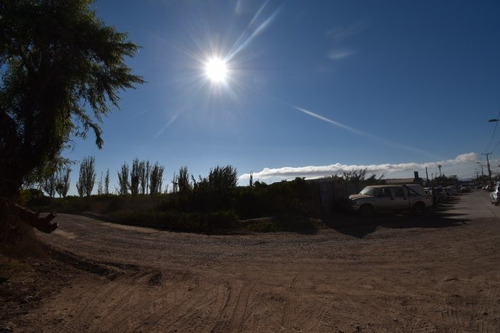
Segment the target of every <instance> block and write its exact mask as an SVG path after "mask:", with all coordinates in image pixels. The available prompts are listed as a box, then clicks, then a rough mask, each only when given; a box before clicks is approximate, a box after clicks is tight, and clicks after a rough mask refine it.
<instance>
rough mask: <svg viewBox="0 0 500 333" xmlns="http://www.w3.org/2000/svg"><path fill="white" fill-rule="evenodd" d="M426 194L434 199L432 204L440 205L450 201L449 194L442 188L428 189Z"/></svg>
mask: <svg viewBox="0 0 500 333" xmlns="http://www.w3.org/2000/svg"><path fill="white" fill-rule="evenodd" d="M425 192H426V193H427V194H428V195H430V197H431V198H432V203H433V204H434V205H437V204H438V203H441V202H445V201H446V200H448V199H449V197H450V196H449V194H448V193H447V192H446V191H445V190H444V189H443V188H442V187H441V186H436V187H426V188H425Z"/></svg>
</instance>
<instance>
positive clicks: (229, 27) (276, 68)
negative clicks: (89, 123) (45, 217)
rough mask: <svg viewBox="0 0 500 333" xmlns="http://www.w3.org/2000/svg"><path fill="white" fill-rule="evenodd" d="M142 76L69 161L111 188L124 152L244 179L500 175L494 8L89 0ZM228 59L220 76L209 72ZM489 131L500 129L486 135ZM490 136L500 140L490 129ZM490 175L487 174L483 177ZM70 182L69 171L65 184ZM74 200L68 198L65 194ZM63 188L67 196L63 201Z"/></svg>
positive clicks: (127, 156)
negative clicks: (105, 177)
mask: <svg viewBox="0 0 500 333" xmlns="http://www.w3.org/2000/svg"><path fill="white" fill-rule="evenodd" d="M92 6H93V7H94V8H95V10H96V13H97V16H98V17H99V18H101V19H102V20H104V22H106V24H108V25H113V26H115V27H116V28H117V30H119V31H122V32H127V33H128V36H129V38H130V40H132V41H133V42H134V43H136V44H138V45H140V46H141V47H142V48H141V50H140V52H139V53H137V55H136V56H135V57H134V58H131V59H128V60H127V62H128V64H129V66H130V67H131V68H132V69H133V71H134V73H135V74H138V75H141V76H143V77H144V79H145V80H146V81H147V83H146V84H144V85H141V86H138V87H137V89H135V90H127V91H124V92H122V93H121V94H120V96H121V101H120V111H115V112H112V113H111V114H110V115H109V116H108V117H107V118H105V119H104V121H103V123H102V129H103V135H104V148H103V149H102V150H98V149H97V148H96V147H95V145H94V140H93V137H92V134H91V133H89V136H88V138H87V140H80V139H75V140H74V141H73V147H72V149H71V150H70V151H67V152H66V153H65V156H66V157H68V158H70V159H72V160H75V161H80V160H81V159H82V158H83V157H85V156H95V159H96V167H97V171H98V174H100V172H105V171H106V170H107V169H109V170H110V172H111V180H112V182H113V183H114V182H115V181H116V178H117V177H116V174H117V172H118V170H119V169H120V166H121V165H122V164H123V163H127V164H131V163H132V160H133V159H134V158H139V159H141V160H149V161H150V162H152V163H154V162H158V163H159V164H161V165H163V166H164V167H165V174H164V176H165V179H164V183H165V184H166V183H168V182H170V181H171V179H172V175H173V174H174V172H177V171H178V170H179V168H180V167H182V166H187V167H188V171H189V173H190V174H192V175H194V176H195V177H196V178H197V177H198V175H201V176H206V175H208V172H209V170H210V168H213V167H215V166H217V165H220V166H225V165H232V166H233V167H235V168H236V169H237V171H238V175H239V177H240V184H242V185H246V184H248V175H249V174H250V173H251V172H252V173H253V177H254V181H255V180H261V181H264V182H267V183H270V182H273V181H277V180H280V179H293V178H295V177H296V176H300V177H306V178H315V177H320V176H328V175H333V174H336V173H338V174H341V173H342V172H343V171H349V170H354V169H364V168H367V169H368V172H369V174H371V173H375V174H376V175H377V176H382V175H384V178H391V177H412V176H413V171H418V172H419V173H420V175H421V176H424V177H425V167H427V170H428V174H429V177H431V176H432V175H436V174H438V172H439V171H438V167H437V165H438V164H440V165H442V172H443V173H444V174H446V175H458V176H459V177H464V178H465V177H473V176H474V175H475V173H476V172H478V170H479V172H480V166H479V165H478V164H477V162H479V163H483V164H485V163H486V159H485V155H482V154H483V153H486V152H491V153H492V154H491V155H490V162H491V165H492V170H493V171H494V172H495V171H500V167H498V165H499V164H500V159H499V157H500V129H499V130H498V131H495V127H496V123H489V122H488V120H489V119H491V118H498V116H499V115H500V60H499V59H500V19H499V17H500V2H498V1H487V0H485V1H426V0H423V1H336V0H327V1H326V0H325V1H307V2H306V1H301V0H287V1H278V0H269V1H257V0H239V1H236V0H235V1H222V0H221V1H210V0H208V1H205V0H204V1H194V0H186V1H184V0H182V1H181V0H178V1H170V0H164V1H160V0H144V1H138V0H99V1H96V2H94V4H93V5H92ZM213 57H219V58H220V59H222V60H224V61H226V66H227V75H226V79H225V81H223V82H212V81H211V80H210V79H209V78H208V77H207V76H206V73H205V64H206V62H207V61H209V59H211V58H213ZM494 131H495V132H494ZM497 132H498V133H497ZM485 171H486V169H485ZM77 178H78V164H77V165H75V166H74V172H73V175H72V179H73V181H76V180H77ZM73 190H74V189H73ZM72 192H73V191H72Z"/></svg>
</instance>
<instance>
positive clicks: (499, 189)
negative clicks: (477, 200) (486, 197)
mask: <svg viewBox="0 0 500 333" xmlns="http://www.w3.org/2000/svg"><path fill="white" fill-rule="evenodd" d="M499 192H500V182H498V183H496V184H495V186H493V192H491V193H490V199H491V203H492V204H494V205H495V206H496V205H498V203H499V201H498V200H499V198H498V195H499V194H500V193H499Z"/></svg>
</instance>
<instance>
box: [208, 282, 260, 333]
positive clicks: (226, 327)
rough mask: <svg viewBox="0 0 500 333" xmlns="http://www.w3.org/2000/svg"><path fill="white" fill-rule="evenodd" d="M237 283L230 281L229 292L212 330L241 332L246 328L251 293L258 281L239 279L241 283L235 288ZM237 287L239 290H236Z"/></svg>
mask: <svg viewBox="0 0 500 333" xmlns="http://www.w3.org/2000/svg"><path fill="white" fill-rule="evenodd" d="M235 284H236V283H234V282H233V283H231V282H228V283H227V285H228V290H229V294H228V296H227V299H226V302H225V304H224V306H223V308H222V311H221V313H220V315H219V318H218V320H217V323H216V325H215V326H214V327H213V329H212V330H211V331H212V332H224V331H231V332H241V331H243V330H244V326H245V321H246V320H247V319H248V318H245V317H246V315H247V314H248V313H247V309H248V307H249V304H250V299H251V295H252V293H253V291H254V288H255V286H256V285H257V281H255V280H254V281H250V282H249V281H246V280H243V281H238V283H237V284H240V286H238V287H237V288H235ZM235 289H237V292H235Z"/></svg>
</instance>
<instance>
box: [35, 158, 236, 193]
mask: <svg viewBox="0 0 500 333" xmlns="http://www.w3.org/2000/svg"><path fill="white" fill-rule="evenodd" d="M164 171H165V168H164V167H163V166H161V165H159V164H158V162H156V163H154V164H152V163H150V162H149V161H140V160H139V159H138V158H136V159H134V160H133V161H132V165H128V164H127V163H124V164H123V165H122V166H121V168H120V171H119V172H118V174H117V176H118V182H117V187H116V188H115V191H114V192H115V193H117V194H118V195H129V194H130V195H139V194H141V195H145V194H150V195H155V194H160V193H163V192H164V193H167V192H168V185H166V186H165V189H163V173H164ZM70 173H71V169H70V168H69V167H68V166H65V167H63V168H60V169H58V170H57V171H55V172H54V173H53V174H51V175H50V176H49V177H47V178H46V179H45V180H44V181H43V182H41V189H43V190H44V191H45V192H46V193H47V194H48V195H49V196H50V197H55V195H56V194H57V195H59V196H60V197H66V196H67V194H68V192H69V188H70ZM96 178H97V175H96V171H95V157H93V156H89V157H85V158H84V159H83V160H82V162H81V163H80V172H79V176H78V181H77V183H76V188H77V192H78V195H79V196H80V197H88V196H90V195H92V192H93V191H94V187H95V185H97V195H103V194H111V191H110V172H109V169H108V170H107V171H106V173H105V174H104V173H101V176H100V178H99V180H97V181H96ZM236 184H237V172H236V169H235V168H233V167H232V166H226V167H219V166H218V167H215V168H213V169H211V170H210V173H209V176H208V177H207V178H202V177H201V176H200V177H199V180H198V181H197V180H196V179H195V178H194V177H193V176H190V175H189V173H188V169H187V167H181V168H180V169H179V172H178V173H177V174H176V173H174V177H173V180H172V192H174V193H177V192H178V193H186V192H189V191H191V190H196V189H201V188H212V187H214V188H219V189H220V188H233V187H236Z"/></svg>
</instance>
